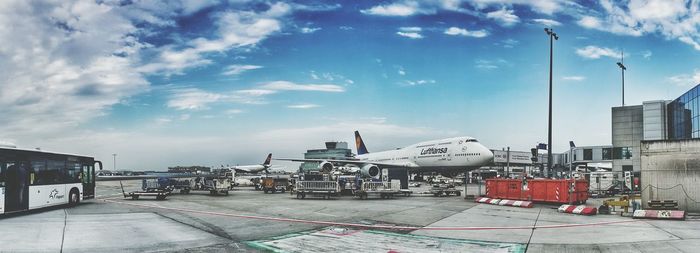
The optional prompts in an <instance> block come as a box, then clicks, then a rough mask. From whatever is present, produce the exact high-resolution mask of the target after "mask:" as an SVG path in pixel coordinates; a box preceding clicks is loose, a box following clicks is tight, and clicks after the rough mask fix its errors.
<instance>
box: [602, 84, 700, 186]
mask: <svg viewBox="0 0 700 253" xmlns="http://www.w3.org/2000/svg"><path fill="white" fill-rule="evenodd" d="M699 93H700V85H698V86H695V87H694V88H692V89H690V90H689V91H688V92H686V93H685V94H683V95H681V96H680V97H678V98H676V99H675V100H672V101H667V100H658V101H646V102H643V103H642V104H641V105H631V106H619V107H613V108H612V144H613V171H616V172H625V171H631V172H633V173H634V174H639V172H640V170H641V150H640V147H641V146H640V144H641V142H642V141H661V140H686V139H697V138H700V128H699V127H698V126H700V121H699V120H700V117H698V116H699V114H700V99H699V98H698V97H699V96H700V94H699Z"/></svg>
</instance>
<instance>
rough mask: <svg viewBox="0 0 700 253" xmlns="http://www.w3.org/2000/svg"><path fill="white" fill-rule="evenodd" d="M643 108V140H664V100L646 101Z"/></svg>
mask: <svg viewBox="0 0 700 253" xmlns="http://www.w3.org/2000/svg"><path fill="white" fill-rule="evenodd" d="M642 107H643V108H644V126H643V127H644V140H647V141H649V140H665V139H667V138H666V132H667V131H666V101H663V100H660V101H647V102H644V103H642Z"/></svg>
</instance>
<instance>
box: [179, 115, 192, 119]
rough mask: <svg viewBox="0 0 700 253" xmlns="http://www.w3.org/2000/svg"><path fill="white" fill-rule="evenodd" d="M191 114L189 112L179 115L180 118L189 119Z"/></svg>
mask: <svg viewBox="0 0 700 253" xmlns="http://www.w3.org/2000/svg"><path fill="white" fill-rule="evenodd" d="M190 117H191V115H189V114H182V115H180V120H188V119H190Z"/></svg>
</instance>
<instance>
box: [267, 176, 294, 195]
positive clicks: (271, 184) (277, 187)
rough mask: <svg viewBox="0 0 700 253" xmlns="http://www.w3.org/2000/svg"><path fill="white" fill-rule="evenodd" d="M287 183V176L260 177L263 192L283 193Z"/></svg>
mask: <svg viewBox="0 0 700 253" xmlns="http://www.w3.org/2000/svg"><path fill="white" fill-rule="evenodd" d="M288 185H289V179H288V178H281V177H264V178H262V189H263V191H264V192H265V193H268V192H269V193H276V192H278V191H279V192H282V193H284V192H285V191H286V190H287V187H288Z"/></svg>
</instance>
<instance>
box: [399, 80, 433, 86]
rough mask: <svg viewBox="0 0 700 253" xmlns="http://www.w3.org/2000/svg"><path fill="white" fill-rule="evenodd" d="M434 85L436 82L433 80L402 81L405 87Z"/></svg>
mask: <svg viewBox="0 0 700 253" xmlns="http://www.w3.org/2000/svg"><path fill="white" fill-rule="evenodd" d="M435 83H437V82H436V81H435V80H432V79H429V80H423V79H421V80H415V81H411V80H406V81H403V84H404V85H406V86H418V85H426V84H435Z"/></svg>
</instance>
